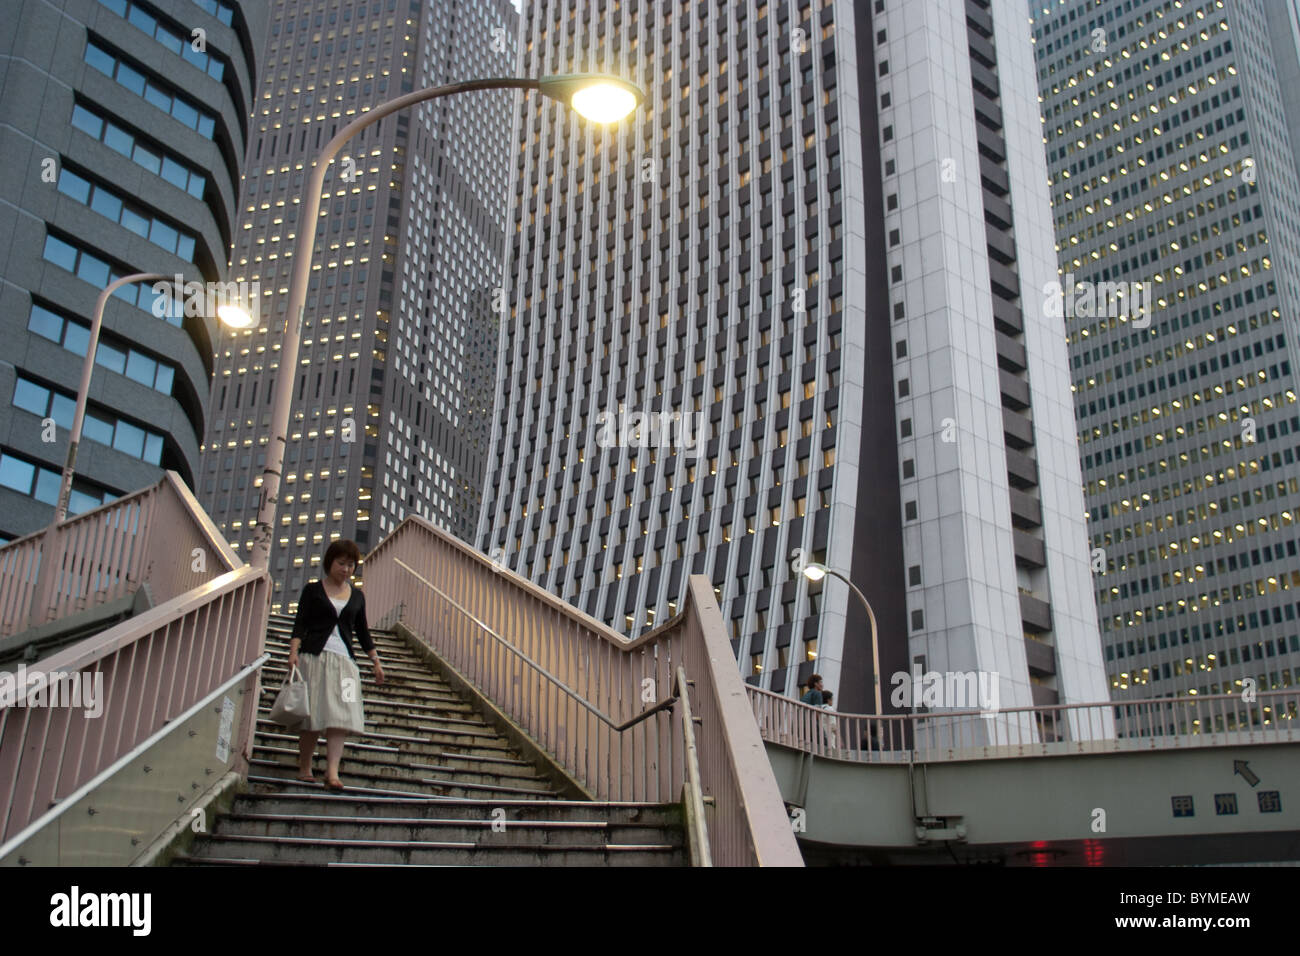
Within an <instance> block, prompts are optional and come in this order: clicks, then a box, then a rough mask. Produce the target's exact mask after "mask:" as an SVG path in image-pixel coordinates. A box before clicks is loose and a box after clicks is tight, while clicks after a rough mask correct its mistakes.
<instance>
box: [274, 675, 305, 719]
mask: <svg viewBox="0 0 1300 956" xmlns="http://www.w3.org/2000/svg"><path fill="white" fill-rule="evenodd" d="M310 719H311V705H310V703H309V702H308V700H307V681H305V680H304V679H303V676H302V674H301V672H299V670H298V665H297V664H294V665H293V670H292V671H291V672H290V674H289V677H288V679H286V680H285V682H284V684H283V685H281V687H280V693H278V694H276V696H275V703H274V704H272V705H271V722H272V723H276V724H280V725H282V726H284V727H289V728H293V727H297V726H298V725H299V724H303V723H306V722H307V721H308V720H310Z"/></svg>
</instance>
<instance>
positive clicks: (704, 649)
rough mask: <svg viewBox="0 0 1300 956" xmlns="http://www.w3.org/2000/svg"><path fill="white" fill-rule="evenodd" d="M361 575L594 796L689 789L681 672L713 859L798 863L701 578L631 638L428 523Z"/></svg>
mask: <svg viewBox="0 0 1300 956" xmlns="http://www.w3.org/2000/svg"><path fill="white" fill-rule="evenodd" d="M364 573H365V589H366V599H367V603H368V605H369V609H370V613H371V616H372V619H374V620H377V621H384V622H396V621H398V620H400V621H401V622H402V623H403V624H404V625H405V626H406V627H408V628H410V629H411V630H412V631H413V632H414V633H415V634H416V635H417V636H418V637H419V638H420V639H421V640H423V641H425V642H426V643H428V644H429V646H430V647H432V648H433V649H434V650H435V651H436V652H437V653H438V654H439V656H441V657H442V658H443V659H444V660H446V661H447V662H448V663H449V664H450V665H451V666H452V667H454V668H455V669H456V670H457V671H459V672H460V674H461V675H462V676H463V677H464V678H465V679H466V680H468V681H470V682H472V683H473V684H474V685H475V686H477V687H478V688H479V690H480V691H481V692H482V693H483V694H484V695H485V696H487V697H488V698H489V699H491V700H492V701H493V703H494V704H495V705H496V706H497V707H499V708H501V710H502V711H503V712H504V713H505V714H507V715H508V716H509V717H510V719H511V720H513V721H514V722H515V723H517V724H518V725H519V726H520V727H521V728H523V730H524V731H525V732H526V733H528V734H529V735H530V736H531V737H532V738H533V740H534V741H536V743H537V744H538V746H540V747H541V748H542V749H543V750H545V751H546V752H547V753H549V754H550V755H551V756H552V757H553V758H554V759H555V760H556V761H557V762H558V763H559V764H560V765H561V766H563V767H564V768H565V770H566V771H567V772H568V773H569V774H570V775H571V776H572V777H573V778H574V779H575V780H576V781H577V782H578V783H579V784H580V785H581V786H582V787H584V788H585V789H586V790H587V791H588V792H589V793H590V794H592V796H593V797H595V798H596V799H598V800H608V801H645V802H655V803H676V802H678V801H679V800H682V799H683V791H684V788H687V789H688V790H689V786H690V784H691V783H692V781H691V780H688V774H687V765H688V762H689V761H688V760H687V753H688V750H687V747H688V743H687V738H686V735H685V733H684V728H683V727H682V723H681V720H682V717H681V711H682V709H683V708H682V707H680V706H670V705H671V704H673V703H674V701H675V698H674V688H675V687H676V686H677V684H676V676H677V675H676V671H677V668H678V667H680V668H682V670H683V672H684V674H685V679H686V680H687V681H689V682H691V684H693V687H691V688H690V689H691V690H693V692H694V693H693V699H692V700H691V701H690V704H691V708H692V710H693V712H694V714H695V715H696V721H697V725H696V727H695V728H694V730H695V734H694V741H693V746H694V747H695V748H696V750H697V752H698V758H699V759H698V764H699V767H700V778H699V781H698V783H699V787H700V789H701V791H702V800H700V801H699V802H700V803H702V804H703V806H704V817H705V821H706V823H707V830H708V841H707V843H708V845H709V846H710V848H711V850H712V858H713V861H714V862H716V863H717V864H719V865H787V866H801V865H802V858H801V857H800V855H799V850H798V846H797V844H796V843H795V840H794V836H793V834H792V831H791V827H790V823H789V819H788V817H787V816H786V813H785V806H784V804H783V803H782V800H781V795H780V792H779V790H778V788H777V784H776V779H775V777H774V776H773V773H772V769H771V765H770V764H769V763H768V760H767V755H766V752H765V750H764V747H763V742H762V740H761V738H760V737H759V735H758V729H757V727H755V725H754V721H753V718H752V716H751V715H750V711H749V707H748V703H747V701H746V699H745V691H744V685H743V682H742V681H741V679H740V675H739V673H738V670H737V668H736V663H735V656H734V655H733V654H732V651H731V645H730V643H729V642H728V640H727V638H726V634H725V631H724V626H723V622H722V618H721V615H720V613H719V611H718V607H717V604H716V603H715V601H714V595H713V589H712V587H711V586H709V584H708V582H707V580H706V579H705V578H703V577H699V576H697V577H694V578H692V579H691V580H690V586H689V590H688V595H687V598H686V601H685V607H683V608H682V609H681V610H680V612H679V613H678V614H677V616H676V617H674V618H673V619H672V620H670V621H668V622H666V623H665V624H663V625H662V626H660V627H658V628H656V629H655V630H653V631H651V632H649V633H647V634H645V635H642V636H641V637H638V638H636V639H634V640H628V639H627V638H625V637H623V636H622V635H620V634H618V633H616V632H615V631H613V630H611V629H610V628H608V627H606V626H605V625H604V624H602V623H601V622H599V621H597V620H595V619H594V618H591V617H589V616H587V615H586V614H583V613H582V612H581V611H579V610H577V609H576V608H574V607H572V606H570V605H569V604H566V603H565V602H564V601H562V600H560V599H559V598H557V597H555V596H554V595H552V594H549V593H547V592H546V591H544V590H542V589H541V588H539V587H537V586H536V585H534V584H532V583H531V582H529V581H527V580H525V579H523V578H521V577H519V576H518V575H515V574H513V573H512V572H510V571H508V570H505V569H499V568H498V567H496V566H494V565H493V564H492V563H491V562H490V561H489V560H488V559H487V558H486V557H484V556H483V555H481V554H479V553H478V552H477V551H475V550H474V549H472V548H470V547H469V546H467V545H466V544H464V543H463V542H461V541H459V540H457V539H455V538H453V537H452V536H450V535H448V534H446V533H445V532H443V531H441V530H439V529H437V528H435V527H434V526H432V525H431V524H429V523H428V522H425V521H423V520H421V519H419V518H407V519H406V520H405V521H404V522H403V523H402V524H401V525H399V526H398V528H397V529H396V530H395V531H393V533H392V534H390V535H389V536H388V537H387V538H385V539H384V540H383V541H381V542H380V543H379V545H378V546H377V547H376V548H375V550H374V551H373V552H372V553H371V554H370V555H369V556H368V557H367V558H366V561H365V565H364ZM688 811H689V807H688ZM689 815H690V814H689V812H688V816H689Z"/></svg>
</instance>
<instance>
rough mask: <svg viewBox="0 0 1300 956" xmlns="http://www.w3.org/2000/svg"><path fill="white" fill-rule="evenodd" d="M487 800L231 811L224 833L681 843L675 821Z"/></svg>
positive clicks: (470, 841)
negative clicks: (513, 808)
mask: <svg viewBox="0 0 1300 956" xmlns="http://www.w3.org/2000/svg"><path fill="white" fill-rule="evenodd" d="M490 809H491V808H490V807H489V806H488V805H487V804H484V806H483V814H482V815H481V816H480V818H479V819H477V820H471V819H465V818H463V817H460V818H457V817H365V816H342V815H338V814H324V815H320V816H299V815H296V814H276V813H228V814H225V815H223V816H222V817H221V819H220V820H219V821H218V822H217V825H216V827H215V829H214V831H213V832H214V833H215V834H218V835H221V836H259V837H284V838H287V839H296V840H320V841H327V840H348V841H363V842H364V841H380V842H385V843H387V842H413V843H459V844H464V845H481V846H490V845H494V844H496V843H515V844H520V843H526V844H529V845H533V844H539V843H549V844H552V845H565V846H582V847H592V846H627V845H640V846H644V845H649V844H655V845H668V846H679V845H680V844H681V833H680V831H678V830H674V829H673V828H672V827H670V826H655V825H653V824H613V823H610V822H608V821H606V820H601V819H587V820H509V819H507V818H506V817H504V815H503V814H495V815H494V814H492V813H491V812H490Z"/></svg>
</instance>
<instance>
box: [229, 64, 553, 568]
mask: <svg viewBox="0 0 1300 956" xmlns="http://www.w3.org/2000/svg"><path fill="white" fill-rule="evenodd" d="M541 88H542V81H540V80H530V79H517V78H513V77H490V78H487V79H481V80H467V81H465V82H463V83H452V84H449V85H447V86H435V87H429V88H428V89H423V90H416V91H414V92H412V93H407V94H406V95H404V96H399V97H398V98H397V99H394V100H389V101H388V102H387V103H381V104H380V105H379V106H377V107H375V108H374V109H373V110H369V111H368V112H366V113H362V114H361V115H360V116H358V117H357V118H356V119H354V120H353V121H352V122H350V123H348V124H347V125H346V126H344V127H343V128H342V129H341V130H339V131H338V133H337V134H336V135H335V136H334V138H333V139H331V140H330V141H329V142H328V143H326V144H325V147H324V148H323V149H322V150H321V152H320V155H319V156H318V157H317V159H316V165H315V166H314V167H313V168H312V172H311V178H310V180H309V181H308V184H307V194H306V197H305V201H304V202H303V205H302V212H301V213H300V215H299V216H298V236H297V240H296V241H295V243H294V249H293V275H292V278H291V280H290V283H289V298H288V302H287V303H286V306H285V323H284V330H283V337H282V338H281V346H280V374H279V375H277V376H276V381H275V396H274V398H273V400H272V404H271V436H270V441H269V443H268V446H267V449H266V466H265V468H264V470H263V472H262V491H261V496H260V498H259V500H258V506H257V524H256V526H255V528H254V532H253V553H252V560H251V562H250V563H251V564H252V565H253V566H254V567H263V568H264V567H267V566H269V564H270V562H271V538H272V535H273V533H274V529H275V512H276V506H277V505H278V504H279V499H280V482H281V478H282V472H283V469H284V452H285V446H286V444H287V442H288V433H289V405H290V402H291V401H292V398H293V385H294V381H295V380H296V379H297V377H298V346H299V343H300V341H301V339H302V323H303V314H304V309H305V306H306V301H307V284H308V281H309V279H310V278H311V257H312V251H313V250H314V249H315V247H316V226H317V219H318V218H319V216H320V205H321V191H322V189H323V187H324V183H325V171H326V169H328V167H329V164H330V160H332V159H333V158H334V157H335V155H337V153H338V151H339V150H340V149H342V148H343V144H344V143H346V142H347V141H348V140H350V139H351V138H352V137H353V136H355V135H356V134H357V133H359V132H360V131H361V130H363V129H365V128H366V127H367V126H372V125H373V124H375V123H378V122H379V121H380V120H382V119H383V118H384V117H386V116H389V115H391V114H393V113H396V112H398V111H399V110H404V109H406V108H407V107H408V106H414V105H415V104H417V103H423V102H425V101H427V100H432V99H437V98H438V97H441V96H451V95H454V94H456V93H466V92H469V91H471V90H500V89H521V90H537V89H541Z"/></svg>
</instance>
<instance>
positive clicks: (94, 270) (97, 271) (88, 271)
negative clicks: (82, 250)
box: [77, 256, 108, 289]
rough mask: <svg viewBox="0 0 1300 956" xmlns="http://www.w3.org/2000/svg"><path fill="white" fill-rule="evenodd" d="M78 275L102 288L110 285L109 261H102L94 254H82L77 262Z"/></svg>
mask: <svg viewBox="0 0 1300 956" xmlns="http://www.w3.org/2000/svg"><path fill="white" fill-rule="evenodd" d="M77 275H78V276H80V277H81V278H82V279H85V280H86V281H87V282H89V283H90V284H91V285H94V286H99V288H101V289H102V288H104V286H106V285H108V263H106V262H100V261H99V260H98V259H96V258H95V257H94V256H82V257H81V261H80V262H79V263H77Z"/></svg>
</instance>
